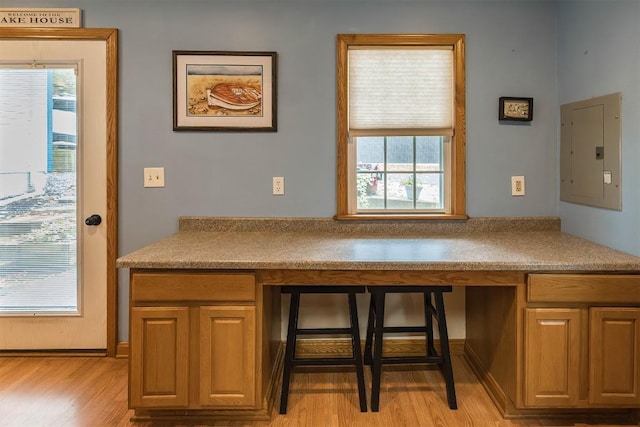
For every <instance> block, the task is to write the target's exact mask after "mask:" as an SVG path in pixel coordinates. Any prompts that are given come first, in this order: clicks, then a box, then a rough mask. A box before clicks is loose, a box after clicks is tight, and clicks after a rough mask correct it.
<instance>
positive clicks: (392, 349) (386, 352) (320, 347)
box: [296, 338, 464, 357]
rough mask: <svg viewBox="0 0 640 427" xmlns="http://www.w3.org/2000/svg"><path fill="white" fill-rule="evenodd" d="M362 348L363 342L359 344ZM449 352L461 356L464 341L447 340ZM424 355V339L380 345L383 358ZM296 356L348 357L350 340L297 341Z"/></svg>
mask: <svg viewBox="0 0 640 427" xmlns="http://www.w3.org/2000/svg"><path fill="white" fill-rule="evenodd" d="M361 345H362V347H363V348H364V342H362V343H361ZM434 345H435V347H436V350H438V351H440V340H434ZM449 352H450V353H451V354H452V355H462V354H463V352H464V340H463V339H460V340H449ZM424 354H425V340H424V339H422V340H421V339H402V338H393V339H385V340H384V343H383V344H382V355H383V356H419V355H424ZM296 355H297V356H299V357H314V356H318V357H321V356H327V355H331V356H334V357H349V355H351V340H350V339H348V338H346V339H326V338H320V339H299V340H297V344H296Z"/></svg>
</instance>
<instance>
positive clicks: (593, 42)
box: [558, 0, 640, 255]
mask: <svg viewBox="0 0 640 427" xmlns="http://www.w3.org/2000/svg"><path fill="white" fill-rule="evenodd" d="M614 92H621V93H622V211H621V212H620V211H613V210H608V209H600V208H594V207H588V206H581V205H576V204H571V203H564V202H560V203H559V214H560V217H561V220H562V229H563V231H566V232H568V233H572V234H576V235H578V236H581V237H585V238H587V239H589V240H593V241H596V242H599V243H602V244H604V245H607V246H611V247H614V248H616V249H620V250H623V251H625V252H630V253H632V254H634V255H640V1H638V0H620V1H611V0H608V1H607V0H599V1H596V0H593V1H571V2H569V1H563V2H561V3H560V4H559V7H558V102H559V104H565V103H569V102H574V101H579V100H582V99H589V98H591V97H594V96H600V95H606V94H609V93H614Z"/></svg>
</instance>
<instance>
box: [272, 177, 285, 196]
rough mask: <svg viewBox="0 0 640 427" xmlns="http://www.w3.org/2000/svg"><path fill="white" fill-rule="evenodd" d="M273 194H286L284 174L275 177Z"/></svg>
mask: <svg viewBox="0 0 640 427" xmlns="http://www.w3.org/2000/svg"><path fill="white" fill-rule="evenodd" d="M273 195H274V196H284V177H283V176H274V177H273Z"/></svg>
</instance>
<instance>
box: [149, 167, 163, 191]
mask: <svg viewBox="0 0 640 427" xmlns="http://www.w3.org/2000/svg"><path fill="white" fill-rule="evenodd" d="M144 186H145V187H164V168H144Z"/></svg>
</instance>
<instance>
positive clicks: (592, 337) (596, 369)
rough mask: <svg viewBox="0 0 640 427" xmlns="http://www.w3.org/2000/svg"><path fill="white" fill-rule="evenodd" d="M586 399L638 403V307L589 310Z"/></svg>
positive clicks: (639, 371) (639, 389)
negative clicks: (587, 394) (587, 385)
mask: <svg viewBox="0 0 640 427" xmlns="http://www.w3.org/2000/svg"><path fill="white" fill-rule="evenodd" d="M589 343H590V345H589V402H590V403H594V404H613V405H617V404H623V405H632V406H633V405H635V406H640V308H606V307H597V308H591V309H589Z"/></svg>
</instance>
